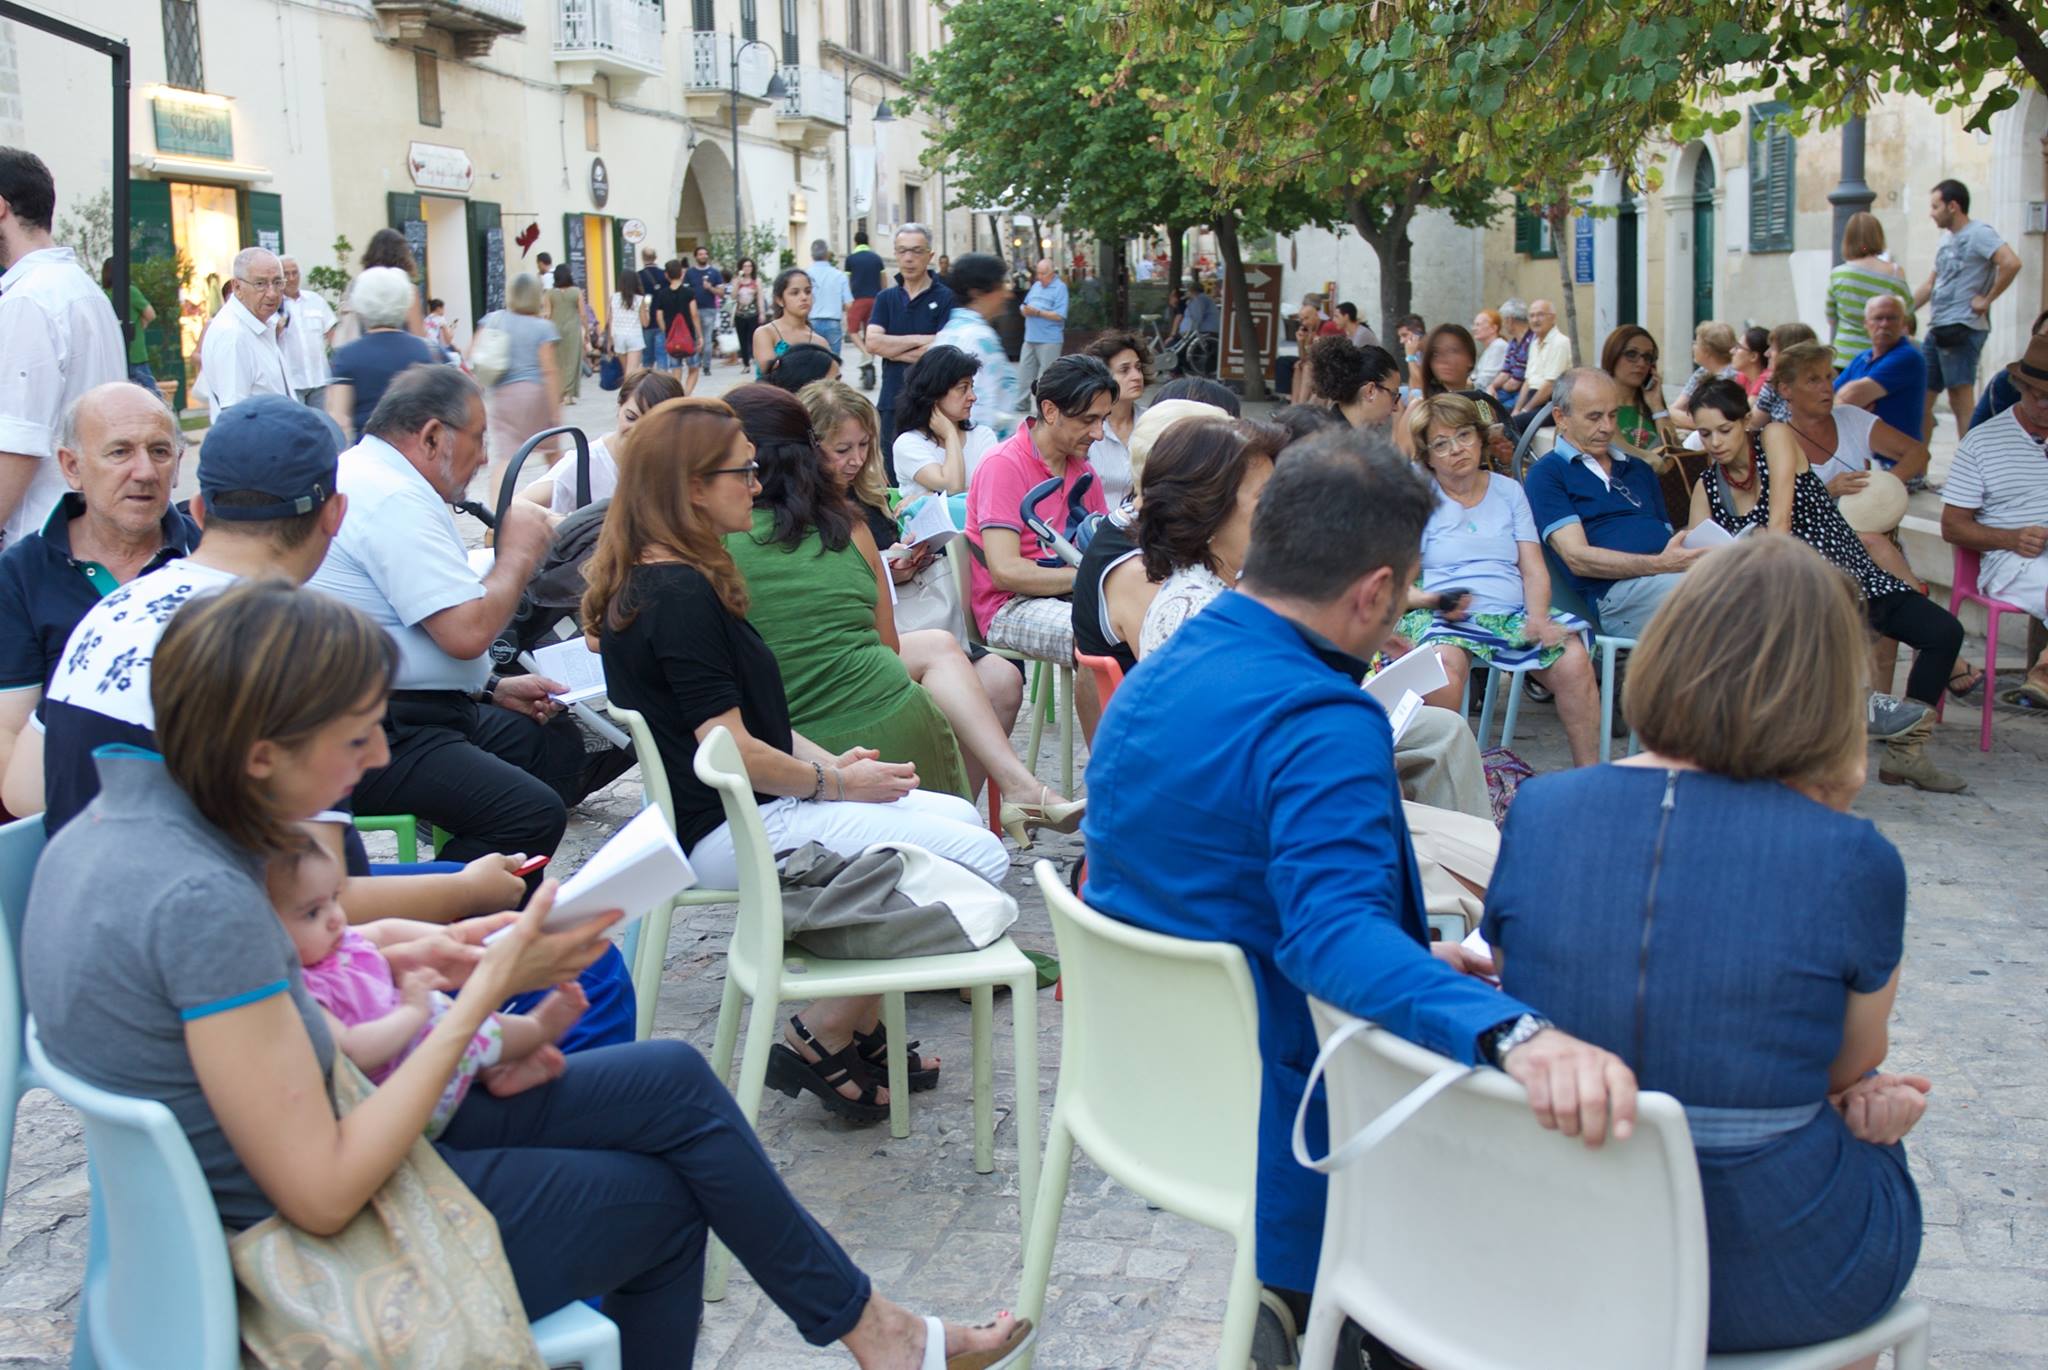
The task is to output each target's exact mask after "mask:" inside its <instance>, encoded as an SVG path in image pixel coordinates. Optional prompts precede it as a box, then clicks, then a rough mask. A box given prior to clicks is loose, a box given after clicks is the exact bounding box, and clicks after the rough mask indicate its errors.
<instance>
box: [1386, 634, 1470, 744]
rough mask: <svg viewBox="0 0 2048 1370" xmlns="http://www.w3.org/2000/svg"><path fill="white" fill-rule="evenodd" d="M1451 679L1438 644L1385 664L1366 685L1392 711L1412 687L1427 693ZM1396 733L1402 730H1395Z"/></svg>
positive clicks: (1419, 691)
mask: <svg viewBox="0 0 2048 1370" xmlns="http://www.w3.org/2000/svg"><path fill="white" fill-rule="evenodd" d="M1450 683H1451V678H1450V677H1449V676H1447V675H1445V674H1444V663H1443V658H1442V657H1440V656H1438V655H1437V651H1436V648H1434V647H1424V648H1422V649H1421V650H1419V651H1413V652H1410V653H1408V655H1406V656H1404V657H1401V658H1400V659H1399V660H1397V661H1395V662H1393V663H1392V664H1390V665H1388V666H1386V667H1384V668H1383V669H1382V670H1381V671H1380V673H1379V674H1378V675H1376V676H1374V677H1373V678H1372V679H1371V680H1368V681H1366V682H1365V688H1366V689H1367V690H1368V691H1370V692H1371V694H1372V697H1373V698H1374V699H1377V700H1378V701H1379V702H1380V707H1381V708H1383V709H1386V710H1387V711H1388V712H1390V713H1391V712H1392V711H1393V708H1394V706H1395V705H1397V704H1399V703H1400V702H1401V696H1402V695H1404V694H1406V693H1409V692H1410V691H1413V692H1414V693H1415V694H1418V695H1426V694H1428V693H1430V692H1431V691H1432V690H1441V689H1442V688H1443V687H1444V686H1446V685H1448V684H1450ZM1395 735H1396V736H1397V737H1398V736H1399V733H1398V732H1397V733H1396V734H1395Z"/></svg>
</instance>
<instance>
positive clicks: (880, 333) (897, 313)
mask: <svg viewBox="0 0 2048 1370" xmlns="http://www.w3.org/2000/svg"><path fill="white" fill-rule="evenodd" d="M895 248H896V279H897V281H898V282H899V284H897V285H892V286H890V287H889V288H888V289H887V290H884V291H883V292H882V293H881V294H879V295H877V296H875V305H874V312H873V313H872V314H870V315H869V316H868V326H867V331H866V333H865V334H864V335H863V336H862V338H861V350H862V351H864V352H866V353H867V354H868V355H869V356H871V357H880V358H881V359H882V393H881V394H880V395H878V396H876V397H875V408H877V409H879V410H880V411H881V413H882V450H883V451H884V452H889V453H892V454H893V453H894V451H895V448H896V396H897V395H898V394H899V393H900V392H901V391H902V389H903V380H904V377H906V376H908V375H909V374H910V367H911V363H913V362H915V361H916V360H917V359H918V358H919V357H922V356H923V355H924V352H925V349H926V348H928V347H930V346H931V345H932V340H933V339H934V338H936V337H938V334H939V330H940V329H941V328H944V327H945V326H946V320H947V319H950V318H951V317H953V305H954V303H955V301H954V299H953V291H952V289H951V288H950V287H949V286H947V284H946V283H945V282H944V281H942V280H940V279H939V278H938V277H936V276H934V275H932V274H931V264H932V231H931V230H930V229H928V228H926V227H925V226H924V225H923V224H904V225H903V226H902V227H900V228H898V229H897V230H896V240H895ZM891 464H892V466H893V464H894V460H893V456H892V459H891ZM897 483H898V484H902V482H901V481H898V482H897Z"/></svg>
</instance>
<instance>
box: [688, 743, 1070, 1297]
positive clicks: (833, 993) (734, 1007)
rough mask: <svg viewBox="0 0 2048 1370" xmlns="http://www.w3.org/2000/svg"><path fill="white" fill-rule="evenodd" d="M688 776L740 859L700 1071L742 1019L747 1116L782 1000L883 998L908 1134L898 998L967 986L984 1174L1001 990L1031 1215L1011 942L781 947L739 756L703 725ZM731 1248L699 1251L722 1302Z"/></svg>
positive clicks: (1029, 1001)
mask: <svg viewBox="0 0 2048 1370" xmlns="http://www.w3.org/2000/svg"><path fill="white" fill-rule="evenodd" d="M696 767H697V778H698V779H699V780H702V781H703V782H704V783H705V784H707V785H709V786H711V787H712V788H714V789H716V790H717V791H718V795H719V798H720V799H721V800H722V801H723V802H724V805H725V819H726V823H727V824H728V826H729V827H730V828H731V830H732V843H733V854H734V857H735V858H736V860H737V862H738V865H739V873H740V889H739V917H738V919H737V920H736V921H735V923H734V924H733V930H732V943H731V945H730V946H729V947H728V948H727V950H726V960H725V997H724V999H723V1000H722V1001H721V1002H720V1004H719V1006H718V1036H717V1039H716V1041H715V1042H714V1044H713V1046H712V1049H711V1066H712V1069H713V1070H715V1071H717V1072H718V1078H719V1079H720V1080H724V1079H727V1078H728V1077H729V1076H730V1075H731V1072H732V1057H733V1049H734V1047H735V1045H736V1043H737V1040H738V1036H739V1028H740V1008H741V1005H742V1002H743V1001H744V1000H752V1001H753V1010H752V1012H751V1013H749V1014H748V1015H747V1047H746V1052H745V1054H744V1055H743V1056H741V1058H740V1078H739V1084H738V1086H737V1087H736V1088H735V1089H734V1090H733V1094H734V1097H736V1098H737V1099H738V1100H739V1105H740V1111H741V1112H742V1113H744V1114H745V1115H746V1119H747V1121H748V1122H749V1123H752V1122H753V1121H754V1120H755V1118H757V1117H758V1116H759V1115H760V1111H761V1090H762V1088H763V1086H764V1084H765V1082H766V1080H767V1077H768V1051H769V1048H770V1047H772V1046H774V1044H775V1043H776V1041H777V1040H779V1038H780V1035H781V1034H780V1032H779V1030H778V1027H777V1023H776V1019H777V1018H778V1017H779V1016H780V1013H779V1010H780V1008H781V1006H782V1003H783V1001H784V1000H786V999H845V998H853V997H856V996H859V995H866V994H879V995H881V996H882V1026H883V1029H884V1032H885V1035H886V1036H887V1037H888V1039H889V1080H888V1086H889V1135H891V1136H892V1137H908V1136H909V1135H910V1064H909V1061H908V1059H907V1058H906V1056H905V1055H904V1051H905V1043H906V1042H907V1041H908V1037H907V1031H908V1030H907V1029H906V1027H905V1026H904V1015H903V996H904V994H905V993H907V992H910V991H914V990H948V991H951V990H954V989H958V988H961V987H963V986H964V987H966V989H967V990H968V992H969V995H970V998H971V1002H972V1005H973V1020H972V1021H973V1036H974V1062H973V1071H974V1168H975V1170H976V1171H977V1172H978V1173H980V1174H983V1175H986V1174H988V1173H989V1172H990V1171H992V1170H994V1169H995V1165H996V1162H995V1085H994V1075H993V1066H994V1060H993V1051H992V1045H991V1039H992V1037H993V1035H994V1018H993V1013H994V1008H995V986H997V985H1008V986H1009V987H1010V1013H1011V1018H1012V1030H1013V1033H1014V1037H1015V1043H1016V1046H1015V1050H1016V1064H1017V1196H1018V1206H1019V1210H1020V1215H1021V1216H1020V1219H1019V1227H1020V1229H1021V1228H1023V1227H1025V1226H1028V1224H1029V1223H1030V1221H1031V1201H1032V1196H1033V1194H1035V1193H1036V1191H1037V1187H1038V968H1037V967H1036V966H1034V965H1032V964H1031V962H1030V960H1029V959H1028V958H1027V957H1026V956H1025V955H1024V953H1023V952H1021V951H1019V950H1018V949H1017V944H1016V943H1014V942H1012V941H1011V940H1010V939H1009V938H1008V937H1001V938H998V939H996V941H994V942H992V943H990V944H989V945H988V946H985V947H983V948H982V949H981V950H979V951H967V952H956V953H953V954H950V955H945V956H912V957H904V958H901V959H899V960H886V961H875V960H870V961H840V960H832V959H828V958H826V957H822V956H812V955H810V954H809V953H807V952H805V951H803V950H801V949H800V948H798V947H796V946H793V945H788V944H786V943H785V942H784V939H783V935H782V926H783V924H782V885H781V881H780V879H779V877H778V875H777V871H776V864H775V852H774V850H773V848H771V847H770V846H769V844H768V833H767V830H766V829H765V828H763V827H762V825H761V810H760V808H759V806H758V805H756V804H755V802H754V785H753V782H752V781H751V780H749V779H748V778H747V768H746V763H745V762H744V761H742V760H741V759H740V748H739V743H737V742H735V741H734V740H733V735H732V734H731V733H730V732H728V731H727V730H726V729H724V728H713V729H712V730H711V732H710V733H709V734H707V735H706V736H705V738H704V740H703V742H702V743H700V744H699V745H698V747H697V760H696ZM731 1262H732V1257H731V1253H729V1252H728V1251H726V1249H725V1248H724V1247H723V1246H722V1245H720V1244H719V1243H718V1241H717V1239H716V1238H713V1239H712V1243H711V1248H710V1250H709V1252H707V1253H706V1257H705V1273H704V1297H705V1298H707V1299H713V1300H715V1299H720V1298H723V1297H725V1280H726V1275H727V1274H728V1273H729V1267H730V1265H731Z"/></svg>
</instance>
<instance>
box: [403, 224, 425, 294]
mask: <svg viewBox="0 0 2048 1370" xmlns="http://www.w3.org/2000/svg"><path fill="white" fill-rule="evenodd" d="M405 245H406V246H407V247H409V248H411V249H412V259H413V261H415V262H417V263H418V264H419V268H420V282H421V284H420V289H421V290H425V289H426V279H427V221H426V220H425V219H407V220H406V221H405Z"/></svg>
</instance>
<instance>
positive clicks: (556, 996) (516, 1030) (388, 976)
mask: <svg viewBox="0 0 2048 1370" xmlns="http://www.w3.org/2000/svg"><path fill="white" fill-rule="evenodd" d="M267 878H268V884H269V887H270V899H271V903H272V905H273V906H274V907H275V908H276V909H277V915H278V917H279V918H281V919H282V920H283V921H284V926H285V931H286V932H288V933H290V934H291V939H292V944H293V945H294V946H295V947H297V948H298V952H299V964H300V965H301V966H303V967H304V968H305V979H306V990H307V992H308V993H310V994H311V995H312V996H313V998H314V999H315V1000H317V1001H318V1002H319V1004H320V1006H321V1007H322V1008H324V1009H326V1010H327V1014H328V1027H329V1029H330V1030H332V1032H333V1033H334V1040H335V1043H336V1045H338V1046H339V1047H340V1048H341V1049H342V1051H343V1053H344V1054H346V1055H347V1057H348V1058H349V1060H351V1061H353V1062H355V1064H356V1066H357V1067H358V1068H359V1069H360V1070H362V1072H363V1073H364V1074H365V1075H367V1076H369V1077H370V1079H371V1080H372V1081H374V1082H376V1083H378V1084H382V1083H383V1082H384V1080H385V1079H387V1078H388V1077H389V1076H390V1074H391V1072H392V1071H394V1070H396V1069H397V1068H398V1066H399V1063H400V1062H402V1061H403V1060H404V1059H405V1058H406V1057H407V1056H408V1055H410V1054H411V1052H412V1050H413V1048H414V1047H416V1046H417V1045H419V1043H420V1041H421V1040H422V1039H424V1038H425V1037H426V1035H427V1033H428V1032H430V1031H431V1030H432V1029H433V1026H434V1023H435V1021H436V1020H437V1019H439V1018H440V1016H441V1015H442V1014H443V1013H445V1012H447V1010H448V1006H449V1005H450V1004H451V1003H453V1002H454V1001H453V1000H451V999H450V998H449V997H448V996H447V995H446V994H443V993H441V992H440V991H439V990H437V989H435V988H434V985H435V983H436V982H437V981H438V979H439V976H437V975H436V974H435V973H434V972H432V971H425V970H413V971H408V972H406V974H405V977H404V978H403V980H400V981H396V982H394V980H393V979H392V973H391V963H390V962H388V961H386V960H385V959H384V953H383V951H382V949H381V948H382V947H383V946H386V945H390V944H392V943H394V942H398V941H403V940H406V939H408V938H410V937H414V936H418V935H420V934H422V933H427V932H433V931H438V929H434V928H433V927H432V926H431V925H423V924H409V923H406V922H404V921H402V920H398V919H386V920H383V921H381V922H377V923H365V924H364V925H363V926H362V927H361V928H352V927H350V926H349V923H348V915H347V914H346V913H344V912H343V911H342V907H341V892H342V889H343V887H344V886H345V885H346V884H347V882H348V875H347V873H346V872H345V871H344V870H343V869H342V865H341V862H340V861H338V860H336V859H335V857H334V855H333V854H332V853H331V852H329V851H328V850H326V849H325V848H324V847H323V848H321V849H320V850H318V851H302V852H291V853H287V854H285V855H282V856H278V857H275V858H273V859H272V860H271V862H270V867H269V870H268V872H267ZM588 1007H589V1000H588V999H587V998H585V996H584V994H583V989H582V987H581V986H580V985H578V984H576V983H575V982H574V981H569V982H567V983H565V984H562V985H560V986H558V987H557V988H556V989H555V990H554V992H553V993H551V994H549V995H548V996H547V998H545V999H543V1000H541V1002H540V1003H539V1005H538V1006H536V1007H535V1009H534V1011H533V1012H532V1013H495V1014H492V1015H491V1016H490V1017H489V1018H488V1019H486V1020H485V1021H484V1026H483V1030H482V1031H481V1032H479V1033H477V1035H476V1036H475V1037H473V1038H471V1039H470V1043H469V1046H468V1047H467V1048H466V1049H465V1050H464V1051H463V1053H462V1062H461V1064H460V1065H459V1066H458V1067H457V1068H456V1071H455V1074H454V1076H453V1077H452V1078H451V1079H450V1080H449V1081H448V1088H447V1089H446V1090H444V1091H442V1094H441V1099H440V1102H439V1103H437V1104H435V1106H434V1112H433V1116H432V1117H431V1118H430V1119H429V1120H428V1123H427V1135H428V1136H429V1137H438V1136H440V1135H441V1132H442V1130H443V1129H444V1128H446V1127H447V1126H448V1120H449V1119H450V1118H452V1117H454V1116H455V1110H456V1109H457V1108H458V1107H459V1106H460V1105H461V1103H462V1101H463V1099H464V1097H466V1096H467V1095H468V1093H469V1087H470V1084H471V1082H472V1081H474V1080H475V1079H477V1078H478V1077H479V1076H481V1077H482V1079H483V1082H484V1088H485V1089H487V1090H489V1091H490V1092H491V1093H492V1094H496V1095H500V1096H503V1095H508V1094H517V1093H519V1092H520V1091H521V1090H524V1089H532V1088H533V1087H534V1086H535V1085H540V1084H546V1083H547V1082H548V1081H549V1080H552V1079H554V1078H555V1077H556V1076H558V1075H560V1074H561V1073H562V1070H563V1066H564V1062H563V1058H562V1052H561V1049H560V1048H559V1047H557V1046H556V1045H555V1043H556V1042H557V1041H558V1040H560V1038H561V1036H562V1034H563V1033H564V1032H567V1031H568V1030H569V1028H570V1026H571V1025H573V1024H574V1023H575V1021H576V1020H577V1019H578V1018H580V1017H581V1016H582V1015H583V1010H584V1009H586V1008H588Z"/></svg>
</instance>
